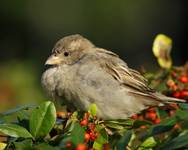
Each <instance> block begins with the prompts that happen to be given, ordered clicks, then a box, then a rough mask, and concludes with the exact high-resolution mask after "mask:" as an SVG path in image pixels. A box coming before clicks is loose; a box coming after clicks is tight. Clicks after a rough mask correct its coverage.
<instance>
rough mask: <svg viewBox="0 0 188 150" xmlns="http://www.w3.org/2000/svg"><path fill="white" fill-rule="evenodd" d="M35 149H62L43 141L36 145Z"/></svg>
mask: <svg viewBox="0 0 188 150" xmlns="http://www.w3.org/2000/svg"><path fill="white" fill-rule="evenodd" d="M35 150H60V148H58V147H54V146H51V145H49V144H47V143H41V144H39V145H37V146H36V147H35Z"/></svg>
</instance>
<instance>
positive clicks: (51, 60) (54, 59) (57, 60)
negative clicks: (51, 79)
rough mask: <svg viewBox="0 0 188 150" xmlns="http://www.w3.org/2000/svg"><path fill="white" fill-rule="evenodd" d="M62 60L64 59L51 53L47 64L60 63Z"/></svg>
mask: <svg viewBox="0 0 188 150" xmlns="http://www.w3.org/2000/svg"><path fill="white" fill-rule="evenodd" d="M61 62H62V59H61V58H60V57H58V56H55V55H51V56H50V57H49V58H48V59H47V61H46V62H45V65H58V64H60V63H61Z"/></svg>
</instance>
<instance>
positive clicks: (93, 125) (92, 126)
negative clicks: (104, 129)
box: [88, 123, 95, 131]
mask: <svg viewBox="0 0 188 150" xmlns="http://www.w3.org/2000/svg"><path fill="white" fill-rule="evenodd" d="M88 127H89V129H90V130H92V131H94V130H95V124H94V123H89V124H88Z"/></svg>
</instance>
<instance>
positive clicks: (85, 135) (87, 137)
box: [84, 132, 90, 142]
mask: <svg viewBox="0 0 188 150" xmlns="http://www.w3.org/2000/svg"><path fill="white" fill-rule="evenodd" d="M84 138H85V141H86V142H88V141H89V140H90V134H89V133H87V132H86V133H85V134H84Z"/></svg>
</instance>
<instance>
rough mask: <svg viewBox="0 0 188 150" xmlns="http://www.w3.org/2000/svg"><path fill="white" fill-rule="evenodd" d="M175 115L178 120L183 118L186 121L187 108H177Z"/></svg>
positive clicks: (187, 115)
mask: <svg viewBox="0 0 188 150" xmlns="http://www.w3.org/2000/svg"><path fill="white" fill-rule="evenodd" d="M176 117H177V118H178V119H179V120H185V121H188V111H187V110H184V111H183V110H180V109H178V110H177V111H176Z"/></svg>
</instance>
